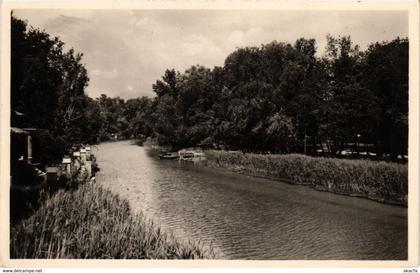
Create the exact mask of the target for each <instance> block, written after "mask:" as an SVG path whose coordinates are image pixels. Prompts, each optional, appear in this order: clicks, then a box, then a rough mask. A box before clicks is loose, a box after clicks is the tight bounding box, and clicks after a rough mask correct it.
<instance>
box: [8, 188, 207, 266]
mask: <svg viewBox="0 0 420 273" xmlns="http://www.w3.org/2000/svg"><path fill="white" fill-rule="evenodd" d="M10 256H11V258H82V259H85V258H88V259H90V258H92V259H194V258H212V257H213V256H214V254H213V252H212V251H211V250H209V249H204V248H203V247H202V246H199V245H197V244H194V243H191V242H188V243H180V242H178V241H177V240H175V239H174V238H173V236H171V235H168V234H165V233H163V232H162V231H161V230H160V228H158V227H156V226H154V224H153V223H152V222H151V221H147V220H146V219H145V218H144V217H143V216H142V215H133V214H132V212H131V210H130V207H129V204H128V202H127V201H126V200H121V199H120V198H119V197H118V196H116V195H114V194H112V193H111V192H110V191H108V190H104V189H103V188H102V187H101V186H99V185H96V184H89V183H88V184H84V185H81V186H80V187H79V189H77V190H74V191H62V190H60V191H59V192H58V193H56V194H55V195H53V196H52V197H51V198H50V199H48V200H46V201H45V202H44V204H43V205H42V206H41V207H40V208H39V210H37V211H36V212H35V213H34V214H33V215H32V216H31V217H29V218H28V219H26V220H23V221H22V222H20V223H18V224H17V225H15V226H14V227H11V236H10Z"/></svg>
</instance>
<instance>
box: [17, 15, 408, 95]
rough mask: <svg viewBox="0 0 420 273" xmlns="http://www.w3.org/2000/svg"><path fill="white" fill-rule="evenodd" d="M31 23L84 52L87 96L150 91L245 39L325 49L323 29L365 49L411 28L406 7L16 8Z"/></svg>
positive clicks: (218, 59)
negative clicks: (304, 42)
mask: <svg viewBox="0 0 420 273" xmlns="http://www.w3.org/2000/svg"><path fill="white" fill-rule="evenodd" d="M14 15H15V16H16V17H18V18H20V19H24V20H27V21H28V23H29V24H30V25H32V26H34V27H39V28H41V29H45V30H46V32H48V33H49V34H51V35H53V36H59V37H60V39H61V40H62V41H63V42H65V43H66V45H67V46H68V47H73V48H74V49H75V50H76V51H77V52H81V53H83V54H84V58H83V62H84V63H85V64H86V68H87V70H88V73H89V77H90V83H89V86H88V88H87V90H86V92H87V94H88V95H89V96H91V97H97V96H99V95H100V94H102V93H104V94H107V95H108V96H112V97H113V96H120V97H123V98H133V97H139V96H143V95H145V96H153V95H154V94H153V91H152V84H153V83H154V82H155V81H156V80H157V79H159V78H160V77H161V76H162V75H163V73H164V71H165V69H167V68H175V69H176V70H179V71H181V72H182V71H184V70H185V69H187V68H188V67H190V66H191V65H194V64H201V65H205V66H207V67H213V66H216V65H217V66H222V65H223V62H224V59H225V58H226V56H227V55H228V54H229V53H231V52H232V51H233V50H235V48H236V47H242V46H259V45H261V44H263V43H269V42H271V41H273V40H277V41H279V42H290V43H293V42H294V41H295V40H296V39H298V38H300V37H305V38H315V39H316V42H317V48H318V52H320V53H322V52H323V51H324V48H325V44H326V39H325V37H326V35H327V34H328V33H330V34H332V35H334V36H338V35H350V36H351V38H352V41H353V42H354V43H355V44H359V45H360V46H361V48H362V49H365V48H366V46H367V45H368V44H370V43H372V42H376V41H384V40H392V39H394V38H395V37H397V36H400V37H406V36H407V35H408V20H407V16H406V15H407V14H406V13H405V12H396V11H375V12H372V11H363V12H361V11H357V12H344V11H263V10H260V11H239V10H236V11H225V10H223V11H222V10H142V11H139V10H135V11H132V10H90V11H86V10H83V11H81V10H15V11H14Z"/></svg>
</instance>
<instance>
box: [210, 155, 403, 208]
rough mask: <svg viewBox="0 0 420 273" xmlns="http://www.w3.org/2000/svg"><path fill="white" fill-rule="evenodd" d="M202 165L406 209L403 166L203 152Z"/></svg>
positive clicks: (303, 157) (291, 156) (302, 157)
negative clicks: (204, 158) (396, 205)
mask: <svg viewBox="0 0 420 273" xmlns="http://www.w3.org/2000/svg"><path fill="white" fill-rule="evenodd" d="M206 159H207V160H205V161H203V163H202V164H204V165H207V166H209V167H219V168H226V169H229V170H232V171H236V172H239V173H243V174H246V175H251V176H260V177H265V178H270V179H274V180H282V181H286V182H289V183H292V184H304V185H311V186H314V187H315V188H316V189H319V190H325V191H329V192H333V193H339V194H345V195H351V196H359V197H365V198H369V199H372V200H376V201H380V202H385V203H390V204H399V205H405V206H406V205H407V194H408V177H407V176H408V169H407V165H406V164H398V163H388V162H383V161H379V162H378V161H371V160H348V159H337V158H322V157H311V156H305V155H298V154H289V155H265V154H252V153H242V152H228V151H216V150H209V151H206Z"/></svg>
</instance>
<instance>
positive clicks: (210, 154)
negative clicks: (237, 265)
mask: <svg viewBox="0 0 420 273" xmlns="http://www.w3.org/2000/svg"><path fill="white" fill-rule="evenodd" d="M414 7H416V8H417V11H418V3H417V5H414ZM409 15H410V10H409V9H407V8H405V9H404V8H394V9H379V8H377V9H375V8H372V9H350V8H349V9H331V10H329V9H326V8H323V9H305V8H304V6H302V8H300V9H296V8H294V9H290V10H288V9H269V8H267V9H264V8H258V9H252V8H241V9H238V8H237V9H229V8H217V9H210V8H209V9H207V8H202V9H200V8H193V9H192V8H188V7H185V8H176V9H173V8H147V9H146V8H144V9H143V8H139V7H135V6H133V7H131V8H130V7H128V8H127V6H124V8H118V6H117V7H115V8H82V7H80V8H74V6H73V7H72V8H62V7H58V8H57V7H55V8H47V7H42V8H33V7H32V8H22V7H17V8H11V9H10V13H8V15H7V16H8V17H9V18H8V20H10V33H9V36H8V37H9V38H10V44H9V46H10V59H9V60H10V62H9V64H8V67H9V69H10V78H9V82H8V83H7V84H8V85H7V86H8V90H6V92H8V94H7V97H8V98H10V103H7V107H8V108H7V109H8V114H9V115H8V116H7V117H4V116H2V119H7V124H9V125H10V126H7V128H6V129H4V130H3V135H7V139H8V140H7V147H8V148H9V151H7V152H8V153H7V160H8V164H7V165H2V171H3V170H4V169H3V168H4V167H5V166H8V167H7V168H6V170H4V171H6V172H9V175H7V173H6V174H4V173H3V174H2V181H1V182H2V184H3V185H4V183H6V184H7V192H2V196H5V195H7V196H8V198H7V200H8V201H7V206H8V212H7V215H6V216H7V219H8V223H7V225H8V234H7V236H8V240H9V242H8V245H7V246H4V247H7V249H8V253H6V255H8V259H9V260H10V261H13V260H27V259H35V260H37V259H47V260H64V259H65V260H68V259H70V260H72V259H78V261H79V260H80V259H82V260H92V259H99V260H167V259H177V260H181V259H199V260H226V261H231V260H235V261H238V260H239V261H247V260H251V261H296V260H302V261H326V262H328V261H349V262H351V261H367V262H368V261H400V262H404V261H405V262H407V261H408V260H409V256H410V252H409V249H410V241H411V242H413V243H414V244H415V243H416V240H418V239H417V237H414V238H413V237H412V238H413V239H414V240H409V230H410V228H409V226H410V223H411V224H413V225H414V226H415V225H416V224H417V227H418V222H416V221H418V216H416V217H417V218H412V220H411V219H410V217H409V216H410V215H411V213H409V212H410V209H412V208H410V206H409V204H411V203H410V200H414V199H413V198H417V197H418V196H417V195H418V192H411V190H413V191H414V190H418V185H416V187H415V188H411V184H410V183H409V180H411V179H414V182H415V183H417V184H418V177H417V178H416V177H414V178H410V179H409V164H410V161H411V160H413V157H412V155H414V156H415V157H417V156H418V154H417V153H412V152H411V151H410V149H411V148H412V147H414V146H412V145H411V144H413V143H414V142H411V141H412V140H411V139H410V141H409V133H410V130H411V128H412V127H411V126H412V120H411V118H410V119H409V116H410V115H411V114H410V115H409V105H410V99H412V98H411V96H412V93H411V92H412V91H411V90H410V88H411V86H412V85H411V84H410V80H412V79H411V78H410V77H409V75H410V74H409V72H410V71H411V69H413V68H412V67H410V62H411V59H410V58H412V53H411V52H410V51H411V46H412V44H411V43H412V42H414V43H418V40H417V39H416V40H414V41H412V40H411V39H410V37H411V36H410V27H409V26H410V24H409V21H410V16H409ZM417 27H418V26H417ZM417 58H418V55H417ZM417 77H418V75H417ZM6 79H7V78H6ZM417 83H418V82H417ZM416 88H418V86H417V87H416ZM3 91H4V90H3ZM417 92H418V89H417ZM416 96H417V98H418V94H417V95H416ZM2 106H3V103H2ZM410 111H412V108H410ZM3 113H4V112H2V114H3ZM410 117H411V116H410ZM416 118H417V117H416ZM409 120H410V122H409ZM416 122H417V123H418V120H417V121H416ZM416 126H418V124H417V125H416ZM416 130H417V129H416ZM417 132H418V131H417ZM2 137H3V136H2ZM416 137H418V135H417V136H416ZM409 143H410V145H409ZM415 143H417V141H416V142H415ZM413 145H414V144H413ZM409 148H410V149H409ZM417 149H418V147H417ZM5 152H6V151H4V150H2V154H3V153H5ZM416 160H417V159H416ZM417 162H418V161H417ZM417 167H418V166H417ZM410 168H411V165H410ZM410 172H411V170H410ZM5 177H6V180H7V181H4V178H5ZM4 188H5V187H4V186H2V189H4ZM409 193H410V194H409ZM413 202H414V201H413ZM413 204H415V203H413ZM417 205H418V203H417ZM413 209H416V210H417V208H413ZM415 213H416V212H415ZM417 213H418V211H417ZM410 221H411V222H410ZM413 221H414V222H413ZM417 232H418V230H417V231H416V233H413V234H415V235H416V236H417ZM411 247H413V245H411ZM413 249H414V250H415V251H417V252H414V253H415V255H418V244H417V245H416V246H414V248H413ZM3 254H4V253H3ZM411 258H413V257H411ZM414 258H417V259H418V256H417V257H414ZM410 260H411V261H413V260H412V259H410ZM414 261H416V259H414ZM417 263H418V260H417Z"/></svg>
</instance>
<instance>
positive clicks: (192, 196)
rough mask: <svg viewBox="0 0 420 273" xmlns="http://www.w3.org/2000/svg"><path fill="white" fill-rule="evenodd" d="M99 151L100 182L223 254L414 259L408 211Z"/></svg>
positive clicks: (136, 153) (118, 147) (129, 148)
mask: <svg viewBox="0 0 420 273" xmlns="http://www.w3.org/2000/svg"><path fill="white" fill-rule="evenodd" d="M93 153H94V154H95V155H96V157H97V160H98V165H99V167H100V169H101V170H100V171H99V172H98V173H97V181H98V183H100V184H102V185H103V186H104V187H105V188H108V189H110V190H111V191H112V192H114V193H117V194H119V195H120V196H121V197H122V198H125V199H127V200H129V202H130V205H131V207H132V209H133V210H134V211H135V212H143V214H144V215H145V216H146V217H147V218H149V219H151V220H153V221H154V222H156V223H157V224H158V225H160V226H161V227H162V229H163V230H165V231H168V232H172V233H173V234H174V235H175V236H176V237H177V238H178V239H180V240H188V239H191V240H194V241H200V242H202V243H203V244H205V245H211V246H212V247H213V248H215V250H216V251H217V253H218V254H219V257H220V258H222V259H276V260H285V259H295V260H296V259H298V260H303V259H311V260H318V259H322V260H326V259H332V260H346V259H351V260H406V259H407V232H408V228H407V209H406V208H403V207H398V206H391V205H385V204H381V203H377V202H374V201H370V200H365V199H361V198H355V197H347V196H342V195H336V194H331V193H327V192H320V191H316V190H313V189H311V188H308V187H305V186H297V185H290V184H286V183H282V182H278V181H272V180H268V179H260V178H254V177H248V176H244V175H239V174H234V173H230V172H228V171H224V170H214V169H209V168H205V167H200V166H195V165H193V164H192V163H188V162H178V161H170V160H169V161H168V160H160V159H159V158H158V157H157V155H156V154H154V153H153V151H152V150H149V149H147V148H144V147H139V146H136V145H132V144H131V143H130V142H127V141H126V142H112V143H103V144H100V145H98V146H97V149H94V150H93Z"/></svg>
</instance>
